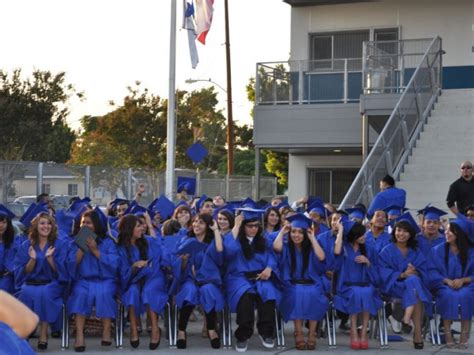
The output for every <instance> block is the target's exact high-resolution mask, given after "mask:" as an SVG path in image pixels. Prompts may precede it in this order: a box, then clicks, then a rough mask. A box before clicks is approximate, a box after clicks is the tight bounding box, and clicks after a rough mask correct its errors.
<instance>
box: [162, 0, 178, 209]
mask: <svg viewBox="0 0 474 355" xmlns="http://www.w3.org/2000/svg"><path fill="white" fill-rule="evenodd" d="M170 22H171V25H170V65H169V89H168V122H167V130H166V132H167V133H166V180H165V182H166V188H165V192H166V196H167V197H168V198H169V199H170V200H173V183H174V165H175V151H176V128H175V127H176V117H175V114H176V111H175V108H176V93H175V91H176V87H175V85H176V0H171V20H170Z"/></svg>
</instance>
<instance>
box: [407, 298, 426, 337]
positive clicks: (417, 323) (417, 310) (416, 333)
mask: <svg viewBox="0 0 474 355" xmlns="http://www.w3.org/2000/svg"><path fill="white" fill-rule="evenodd" d="M405 314H406V313H405ZM412 320H413V340H414V341H415V342H416V343H421V342H423V337H422V336H421V326H422V320H423V304H422V303H421V301H419V302H418V303H417V304H415V306H414V310H413V314H412Z"/></svg>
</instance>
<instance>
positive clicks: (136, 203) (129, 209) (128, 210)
mask: <svg viewBox="0 0 474 355" xmlns="http://www.w3.org/2000/svg"><path fill="white" fill-rule="evenodd" d="M136 206H138V202H137V201H135V200H133V201H130V203H129V204H128V207H127V209H126V210H125V212H124V215H127V214H132V213H133V212H132V211H133V209H134V208H135V207H136Z"/></svg>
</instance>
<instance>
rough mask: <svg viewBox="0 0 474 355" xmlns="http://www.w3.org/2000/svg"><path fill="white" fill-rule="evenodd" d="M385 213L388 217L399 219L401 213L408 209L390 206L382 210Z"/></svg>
mask: <svg viewBox="0 0 474 355" xmlns="http://www.w3.org/2000/svg"><path fill="white" fill-rule="evenodd" d="M384 211H385V213H387V215H388V216H396V217H399V216H401V214H402V213H404V212H405V211H408V208H405V207H401V206H397V205H392V206H389V207H387V208H385V209H384Z"/></svg>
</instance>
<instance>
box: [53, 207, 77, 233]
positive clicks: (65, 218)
mask: <svg viewBox="0 0 474 355" xmlns="http://www.w3.org/2000/svg"><path fill="white" fill-rule="evenodd" d="M54 217H55V218H56V224H57V226H58V230H59V231H60V232H61V233H62V234H64V235H65V236H69V235H70V234H71V233H72V230H73V226H74V218H75V217H76V215H75V214H74V213H72V212H68V211H66V210H65V209H60V210H58V211H56V215H55V216H54Z"/></svg>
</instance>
